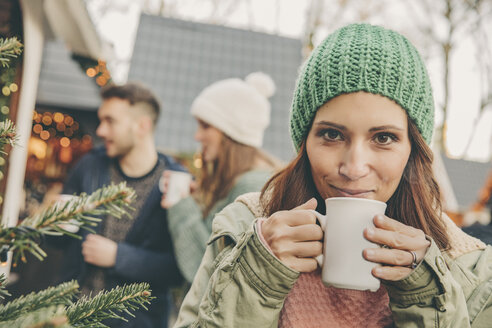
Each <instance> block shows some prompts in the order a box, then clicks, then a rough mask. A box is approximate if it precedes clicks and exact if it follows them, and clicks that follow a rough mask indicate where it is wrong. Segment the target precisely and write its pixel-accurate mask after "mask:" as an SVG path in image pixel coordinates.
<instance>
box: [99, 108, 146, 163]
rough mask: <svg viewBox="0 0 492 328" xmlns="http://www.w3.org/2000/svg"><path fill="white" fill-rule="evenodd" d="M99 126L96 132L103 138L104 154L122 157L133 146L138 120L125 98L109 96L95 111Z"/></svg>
mask: <svg viewBox="0 0 492 328" xmlns="http://www.w3.org/2000/svg"><path fill="white" fill-rule="evenodd" d="M97 116H98V117H99V121H100V123H99V126H98V127H97V130H96V134H97V136H98V137H100V138H101V139H103V140H104V145H105V146H106V154H107V155H108V156H109V157H111V158H114V157H122V156H125V155H126V154H128V153H129V152H130V151H131V150H132V149H133V147H135V141H136V133H137V129H138V120H137V119H135V117H134V116H135V115H133V112H132V110H131V105H130V103H129V102H128V101H127V100H123V99H120V98H109V99H106V100H104V101H103V103H102V104H101V107H99V110H98V112H97Z"/></svg>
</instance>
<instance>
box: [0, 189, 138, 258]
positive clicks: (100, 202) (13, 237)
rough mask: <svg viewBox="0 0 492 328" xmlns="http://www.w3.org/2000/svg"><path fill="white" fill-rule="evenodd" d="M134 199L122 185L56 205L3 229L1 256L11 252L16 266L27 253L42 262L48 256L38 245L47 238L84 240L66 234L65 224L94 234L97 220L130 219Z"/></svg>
mask: <svg viewBox="0 0 492 328" xmlns="http://www.w3.org/2000/svg"><path fill="white" fill-rule="evenodd" d="M134 198H135V191H134V190H133V189H131V188H129V187H127V186H126V183H124V182H123V183H120V184H118V185H110V186H107V187H103V188H100V189H98V190H96V191H95V192H94V193H92V194H91V195H87V194H85V193H82V194H81V195H80V196H78V197H74V198H73V199H71V200H69V201H67V202H64V203H56V204H54V205H53V206H50V207H49V208H48V209H46V210H45V211H43V212H42V213H40V214H38V215H36V216H33V217H30V218H26V219H24V220H23V221H22V222H21V223H20V224H19V225H17V226H16V227H8V228H5V227H0V245H1V246H2V249H1V251H0V255H2V254H4V253H5V252H6V251H8V250H11V251H13V252H14V256H13V263H14V264H15V263H17V261H18V260H19V259H21V260H22V261H23V262H25V261H26V257H25V253H26V252H29V253H31V254H32V255H34V256H35V257H37V258H38V259H39V260H43V259H44V258H45V257H46V253H45V252H44V251H43V250H42V249H41V247H40V246H39V245H40V244H41V243H42V241H43V238H44V236H46V235H53V236H61V235H63V234H65V235H69V236H72V237H75V238H81V237H80V236H78V235H76V234H74V233H71V232H70V231H68V230H66V229H67V228H64V226H63V224H65V225H76V226H78V227H79V228H83V229H87V230H90V231H93V230H92V229H91V227H94V226H96V225H97V223H98V222H100V221H101V219H100V218H98V217H97V216H100V215H104V214H109V215H112V216H114V217H117V218H120V217H121V216H123V215H128V211H129V210H131V209H132V207H131V206H130V202H131V201H133V199H134Z"/></svg>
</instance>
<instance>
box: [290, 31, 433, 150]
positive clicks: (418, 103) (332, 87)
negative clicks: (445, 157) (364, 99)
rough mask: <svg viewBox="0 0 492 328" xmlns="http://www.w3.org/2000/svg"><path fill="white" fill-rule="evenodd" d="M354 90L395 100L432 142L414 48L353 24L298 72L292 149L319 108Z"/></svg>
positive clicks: (428, 100) (427, 88)
mask: <svg viewBox="0 0 492 328" xmlns="http://www.w3.org/2000/svg"><path fill="white" fill-rule="evenodd" d="M357 91H366V92H370V93H373V94H379V95H382V96H385V97H388V98H389V99H392V100H394V101H395V102H396V103H398V104H399V105H400V106H401V107H402V108H403V109H405V110H406V111H407V113H408V115H409V117H410V118H411V119H412V120H413V121H414V122H415V124H416V125H417V127H418V129H419V131H420V133H421V134H422V136H423V138H424V139H425V141H426V142H427V143H428V144H429V143H430V141H431V138H432V131H433V128H434V100H433V98H432V89H431V85H430V81H429V76H428V75H427V70H426V68H425V66H424V62H423V60H422V58H421V57H420V55H419V53H418V52H417V49H415V47H414V46H413V45H412V44H411V43H410V42H409V41H408V40H407V39H406V38H405V37H404V36H402V35H400V34H398V33H396V32H394V31H391V30H387V29H385V28H382V27H379V26H372V25H369V24H351V25H348V26H345V27H343V28H341V29H338V30H337V31H335V32H334V33H332V34H331V35H329V36H328V37H327V38H326V39H325V40H323V42H322V43H321V44H320V45H319V46H317V47H316V49H314V50H313V52H312V53H311V55H310V57H309V58H308V59H307V61H306V62H305V63H304V65H303V67H302V69H301V73H300V75H299V77H298V80H297V83H296V89H295V92H294V98H293V101H292V109H291V114H290V133H291V137H292V141H293V142H294V146H295V147H296V149H297V150H299V147H300V145H301V142H302V141H303V140H304V139H305V138H306V137H307V134H308V132H309V131H308V130H309V128H310V126H311V122H312V121H313V119H314V116H315V115H316V111H317V110H318V108H320V107H321V106H322V105H323V104H325V103H326V102H327V101H328V100H330V99H332V98H335V97H336V96H338V95H340V94H344V93H351V92H357Z"/></svg>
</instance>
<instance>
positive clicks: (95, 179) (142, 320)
mask: <svg viewBox="0 0 492 328" xmlns="http://www.w3.org/2000/svg"><path fill="white" fill-rule="evenodd" d="M101 96H102V104H101V106H100V108H99V110H98V113H97V114H98V117H99V120H100V124H99V126H98V128H97V130H96V134H97V135H98V136H99V137H100V138H102V139H103V141H104V147H101V148H96V149H94V150H92V151H91V152H90V153H88V154H87V155H85V156H84V157H83V158H82V159H81V160H80V161H79V162H78V163H77V165H76V166H75V167H74V169H73V170H72V171H71V172H70V174H69V176H68V179H67V181H66V182H65V184H64V188H63V193H64V194H79V193H81V192H86V193H88V194H89V193H92V192H94V191H95V190H96V189H98V188H100V187H103V186H105V185H109V184H111V183H115V184H118V183H120V182H123V181H126V183H127V186H129V187H131V188H133V189H134V190H135V191H136V195H137V197H136V199H135V200H134V201H133V203H132V206H133V207H134V208H135V211H134V212H132V213H130V215H131V216H133V217H132V218H128V217H125V216H124V217H122V218H120V219H117V218H115V217H112V216H106V217H103V220H102V222H101V223H100V224H99V225H98V226H97V228H96V229H97V233H96V234H91V233H88V232H86V231H81V232H80V233H81V235H82V237H83V239H82V241H79V240H71V241H70V244H69V245H68V247H67V248H66V254H65V256H64V265H63V270H62V275H63V278H62V280H63V281H66V280H70V279H73V278H76V279H77V280H78V281H79V284H80V286H81V290H82V293H83V294H89V293H92V295H93V296H94V295H95V294H96V293H98V292H99V291H101V290H102V289H106V290H109V289H111V288H113V287H115V286H116V285H120V286H121V285H122V284H125V283H133V282H148V283H150V287H151V289H152V296H155V297H156V299H154V300H152V302H151V305H150V307H149V310H148V311H146V310H143V309H142V310H139V311H137V312H136V313H135V315H136V317H135V318H131V317H127V318H128V319H129V322H128V323H125V322H124V321H121V320H115V321H111V322H109V323H107V324H109V325H111V326H112V327H139V328H145V327H167V320H168V309H169V303H168V302H169V299H170V298H169V287H170V286H173V285H177V284H179V283H180V281H181V275H180V273H179V270H178V267H177V264H176V261H175V258H174V254H173V249H172V243H171V238H170V235H169V232H168V228H167V222H166V211H165V210H163V209H162V208H161V206H160V204H159V202H160V199H161V194H160V191H159V188H158V181H159V178H160V176H161V174H162V172H163V171H164V169H168V170H178V171H182V170H184V169H183V168H182V167H181V166H179V165H178V164H177V163H175V162H174V161H173V160H172V159H171V158H170V157H168V156H166V155H163V154H160V153H158V152H157V150H156V146H155V141H154V128H155V126H156V123H157V119H158V117H159V112H160V106H159V102H158V101H157V99H156V97H155V96H154V95H153V94H152V92H151V91H150V90H148V89H147V88H145V87H143V86H141V85H138V84H126V85H123V86H110V87H108V88H105V89H103V90H102V92H101Z"/></svg>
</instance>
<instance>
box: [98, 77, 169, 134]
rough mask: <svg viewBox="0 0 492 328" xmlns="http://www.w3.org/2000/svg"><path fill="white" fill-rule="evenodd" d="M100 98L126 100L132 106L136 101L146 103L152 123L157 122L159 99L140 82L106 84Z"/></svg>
mask: <svg viewBox="0 0 492 328" xmlns="http://www.w3.org/2000/svg"><path fill="white" fill-rule="evenodd" d="M101 98H102V99H103V100H107V99H111V98H119V99H123V100H127V101H128V102H129V103H130V105H132V106H133V105H135V104H137V103H144V104H147V105H149V106H150V109H151V111H149V114H150V115H151V117H152V120H153V121H154V125H156V124H157V119H158V118H159V114H160V111H161V108H160V104H159V100H158V99H157V97H156V96H155V95H154V93H153V92H152V91H151V90H150V89H149V88H147V87H145V86H143V85H142V84H139V83H134V82H132V83H127V84H124V85H109V86H106V87H104V88H103V89H102V90H101Z"/></svg>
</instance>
